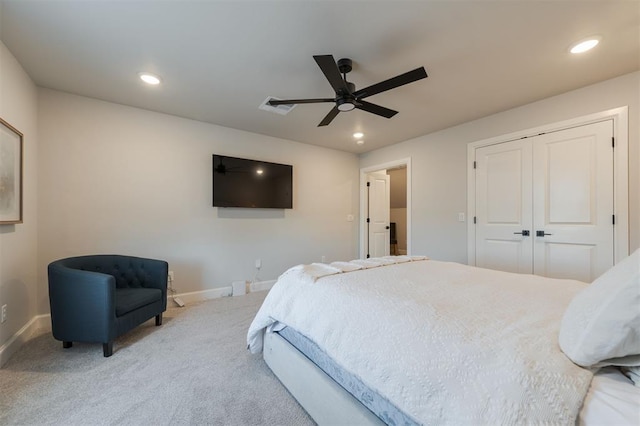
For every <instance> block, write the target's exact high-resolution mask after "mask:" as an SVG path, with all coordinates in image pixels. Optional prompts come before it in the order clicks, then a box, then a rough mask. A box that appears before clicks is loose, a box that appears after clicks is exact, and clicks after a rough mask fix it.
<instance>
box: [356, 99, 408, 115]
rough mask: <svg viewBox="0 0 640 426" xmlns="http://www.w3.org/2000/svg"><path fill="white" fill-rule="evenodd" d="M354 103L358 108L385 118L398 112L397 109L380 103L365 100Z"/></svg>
mask: <svg viewBox="0 0 640 426" xmlns="http://www.w3.org/2000/svg"><path fill="white" fill-rule="evenodd" d="M355 105H356V108H358V109H361V110H363V111H367V112H370V113H372V114H376V115H380V116H382V117H385V118H391V117H393V116H394V115H396V114H397V113H398V111H394V110H392V109H389V108H385V107H383V106H380V105H376V104H372V103H371V102H367V101H358V103H357V104H355Z"/></svg>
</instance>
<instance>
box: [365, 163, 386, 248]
mask: <svg viewBox="0 0 640 426" xmlns="http://www.w3.org/2000/svg"><path fill="white" fill-rule="evenodd" d="M367 183H368V184H369V203H368V204H369V215H368V219H369V223H368V225H369V251H368V254H369V256H370V257H380V256H388V255H389V206H390V205H391V201H390V192H389V175H387V173H386V172H384V171H383V172H376V173H371V174H369V175H368V176H367Z"/></svg>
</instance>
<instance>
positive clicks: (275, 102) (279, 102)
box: [267, 98, 336, 106]
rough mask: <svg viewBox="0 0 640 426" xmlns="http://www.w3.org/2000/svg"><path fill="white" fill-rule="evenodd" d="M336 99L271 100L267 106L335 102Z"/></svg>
mask: <svg viewBox="0 0 640 426" xmlns="http://www.w3.org/2000/svg"><path fill="white" fill-rule="evenodd" d="M335 101H336V100H335V99H334V98H320V99H278V100H275V99H271V100H270V101H269V102H267V104H269V105H271V106H273V105H293V104H315V103H320V102H335Z"/></svg>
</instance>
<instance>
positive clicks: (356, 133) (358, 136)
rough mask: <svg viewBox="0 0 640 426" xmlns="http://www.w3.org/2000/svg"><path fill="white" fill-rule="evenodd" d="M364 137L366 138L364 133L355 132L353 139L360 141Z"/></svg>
mask: <svg viewBox="0 0 640 426" xmlns="http://www.w3.org/2000/svg"><path fill="white" fill-rule="evenodd" d="M363 136H364V133H362V132H355V133H354V134H353V137H354V138H356V139H360V138H361V137H363Z"/></svg>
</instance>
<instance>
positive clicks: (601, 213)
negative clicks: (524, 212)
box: [532, 121, 614, 282]
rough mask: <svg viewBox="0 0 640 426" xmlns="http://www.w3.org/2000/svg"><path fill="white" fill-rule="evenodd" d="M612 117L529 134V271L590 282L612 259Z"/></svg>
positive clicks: (603, 270)
mask: <svg viewBox="0 0 640 426" xmlns="http://www.w3.org/2000/svg"><path fill="white" fill-rule="evenodd" d="M612 137H613V122H612V121H604V122H599V123H593V124H589V125H584V126H580V127H575V128H571V129H566V130H562V131H558V132H553V133H547V134H544V135H540V136H538V137H536V138H533V139H532V143H533V164H534V166H533V188H534V189H533V200H534V201H533V206H534V213H533V222H534V226H533V229H534V230H535V235H534V236H533V237H532V238H533V239H534V273H535V274H537V275H543V276H548V277H554V278H573V279H578V280H581V281H585V282H591V281H593V280H594V279H595V278H597V277H598V276H599V275H601V274H602V273H603V272H605V271H606V270H607V269H609V268H610V267H611V266H613V264H614V249H613V244H614V241H613V236H614V229H613V226H614V225H613V220H612V215H613V212H614V206H613V147H612V144H611V140H612Z"/></svg>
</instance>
